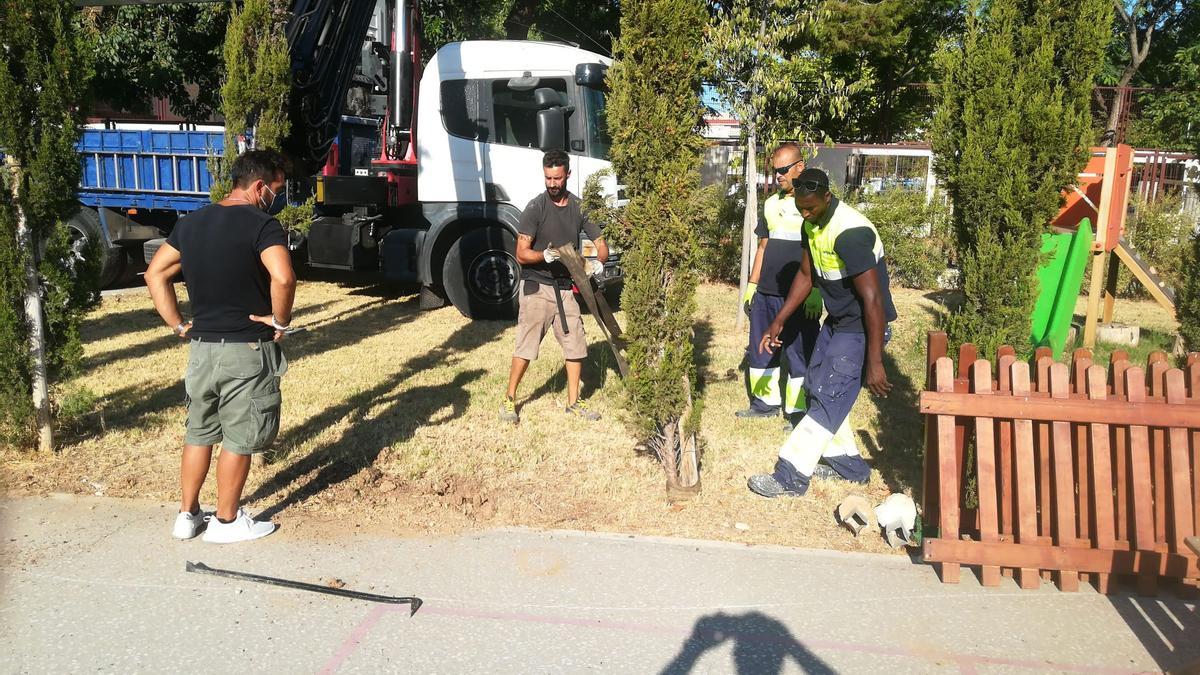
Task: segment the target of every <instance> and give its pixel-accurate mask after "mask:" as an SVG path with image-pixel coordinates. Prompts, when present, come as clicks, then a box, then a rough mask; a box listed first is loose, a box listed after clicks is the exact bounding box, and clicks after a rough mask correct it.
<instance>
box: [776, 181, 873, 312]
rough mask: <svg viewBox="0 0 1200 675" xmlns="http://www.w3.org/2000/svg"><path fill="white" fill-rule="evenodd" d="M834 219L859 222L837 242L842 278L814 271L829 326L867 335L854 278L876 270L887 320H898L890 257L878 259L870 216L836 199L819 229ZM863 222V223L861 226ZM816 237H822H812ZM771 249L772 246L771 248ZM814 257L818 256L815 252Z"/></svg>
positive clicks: (835, 250)
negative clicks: (888, 259)
mask: <svg viewBox="0 0 1200 675" xmlns="http://www.w3.org/2000/svg"><path fill="white" fill-rule="evenodd" d="M833 218H847V219H852V220H856V221H858V223H852V224H851V225H850V226H849V227H846V228H845V229H844V230H843V231H842V232H841V234H839V235H837V238H836V239H835V240H834V241H833V252H834V253H836V254H837V257H838V258H840V259H841V264H842V269H841V270H840V271H839V272H840V274H841V278H832V279H831V278H826V277H825V276H823V275H821V274H820V273H819V272H818V270H816V269H815V268H814V269H813V282H814V283H815V284H816V285H817V287H818V288H820V289H821V297H822V298H823V299H824V301H825V309H826V311H827V312H829V316H828V318H826V320H825V321H826V323H828V324H829V325H831V326H832V327H833V329H834V330H840V331H845V332H849V333H862V332H865V327H864V324H863V303H862V300H861V299H860V298H859V297H858V291H856V290H855V288H854V277H856V276H858V275H859V274H862V273H863V272H866V271H867V270H869V269H871V268H874V269H875V271H876V273H877V274H878V276H879V286H880V301H881V302H882V304H883V318H884V321H887V322H892V321H895V320H896V306H895V304H894V303H893V302H892V291H891V288H890V281H889V279H888V269H887V258H885V257H882V256H879V257H878V258H877V257H876V249H875V244H876V238H877V235H876V233H875V230H874V229H872V228H871V227H870V225H869V221H867V220H866V217H865V216H863V215H862V214H860V213H859V212H858V211H857V210H855V209H854V208H853V207H850V206H848V205H846V204H843V203H841V202H840V201H839V200H837V199H834V200H833V202H832V204H831V205H830V207H829V210H828V212H827V214H826V217H825V223H824V224H823V225H820V226H819V227H817V229H823V228H825V227H829V223H830V222H831V221H832V219H833ZM859 223H861V224H859ZM810 234H812V233H811V232H809V230H808V228H807V227H806V229H805V241H804V245H805V246H806V247H807V246H811V244H812V242H811V241H810V240H809V235H810ZM812 236H818V237H819V235H816V234H812ZM767 246H768V248H769V247H770V244H768V245H767ZM812 254H813V257H816V256H817V255H818V253H817V252H816V251H812Z"/></svg>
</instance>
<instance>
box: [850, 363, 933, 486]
mask: <svg viewBox="0 0 1200 675" xmlns="http://www.w3.org/2000/svg"><path fill="white" fill-rule="evenodd" d="M883 368H884V371H885V372H886V373H887V378H888V382H891V384H892V390H891V392H889V393H888V395H887V398H880V397H878V396H872V400H874V401H875V406H876V407H877V408H878V409H879V443H878V445H876V443H875V441H874V440H873V439H872V438H871V436H870V435H869V434H867V433H866V432H865V431H859V433H858V436H859V439H858V440H859V442H860V443H862V444H863V445H865V446H866V448H867V450H868V452H869V453H870V454H871V462H872V463H873V464H874V465H875V468H876V469H878V470H879V473H880V475H882V477H883V480H884V482H885V483H886V484H887V486H888V489H889V490H891V491H892V492H902V491H904V490H905V489H906V488H912V490H913V495H914V497H913V498H914V499H918V495H919V494H920V492H921V489H922V485H921V477H922V474H921V467H922V461H923V458H924V453H925V436H924V427H923V426H922V420H921V411H920V398H919V397H920V390H919V389H918V388H917V387H916V386H915V385H914V383H913V381H912V378H910V377H909V376H908V375H905V374H904V372H903V371H902V370H901V369H900V367H899V364H898V363H897V362H896V359H895V357H893V356H892V355H891V353H889V351H888V350H887V349H885V350H884V352H883Z"/></svg>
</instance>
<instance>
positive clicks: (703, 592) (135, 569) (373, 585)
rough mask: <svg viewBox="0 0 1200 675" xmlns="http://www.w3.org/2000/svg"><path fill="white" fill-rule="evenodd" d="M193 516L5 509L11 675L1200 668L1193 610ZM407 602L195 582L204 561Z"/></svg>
mask: <svg viewBox="0 0 1200 675" xmlns="http://www.w3.org/2000/svg"><path fill="white" fill-rule="evenodd" d="M174 512H175V506H174V505H173V504H159V503H150V502H144V501H131V500H116V499H105V498H80V497H67V496H62V497H49V498H19V499H10V500H7V501H5V502H2V503H0V671H2V672H6V673H8V672H12V673H43V672H53V673H67V672H83V671H100V672H121V673H127V672H198V673H225V672H230V673H233V672H237V673H259V672H262V673H267V672H270V673H333V672H345V673H381V672H416V673H466V672H489V673H574V672H617V673H672V674H675V673H680V674H682V673H733V672H737V673H778V672H786V673H795V672H816V673H829V672H846V673H855V672H863V673H869V672H888V673H897V672H912V673H930V672H955V671H957V672H967V673H974V672H1088V673H1099V672H1112V673H1119V672H1141V671H1154V670H1160V669H1163V668H1177V667H1179V666H1180V665H1183V664H1191V663H1194V662H1196V661H1197V660H1198V659H1200V644H1198V641H1197V640H1196V636H1197V635H1200V620H1198V619H1197V617H1196V607H1195V606H1194V604H1192V603H1191V602H1184V601H1181V600H1179V599H1176V598H1172V597H1169V596H1164V597H1162V598H1157V599H1145V598H1137V597H1134V596H1130V595H1120V596H1114V597H1105V596H1102V595H1098V594H1096V593H1095V592H1093V591H1091V590H1089V589H1084V590H1083V591H1082V592H1080V593H1074V594H1066V593H1059V592H1058V591H1056V590H1054V589H1053V588H1047V587H1043V588H1042V589H1041V590H1038V591H1020V590H1018V589H1017V588H1016V587H1015V585H1013V584H1012V583H1011V580H1006V583H1005V585H1004V586H1003V587H1001V588H999V589H984V588H981V587H979V585H978V584H977V583H976V582H975V580H974V577H973V576H972V575H971V574H969V573H967V572H966V571H964V574H963V583H962V584H960V585H958V586H945V585H943V584H941V583H940V582H939V581H938V580H937V577H936V575H935V574H934V572H933V570H932V569H931V568H929V567H926V566H923V565H915V564H913V563H912V562H910V561H909V560H908V559H906V558H903V557H885V556H874V555H860V554H842V553H830V552H820V551H801V550H793V549H783V548H769V547H753V548H750V547H746V546H740V545H733V544H722V543H713V542H698V541H689V540H672V539H660V538H645V537H629V536H624V535H601V534H584V533H576V532H535V531H527V530H493V531H487V532H481V533H473V534H467V535H462V536H455V537H441V538H419V539H402V538H388V537H381V536H376V535H355V534H353V533H346V534H345V535H343V536H336V537H334V538H332V539H322V540H309V539H303V538H300V536H298V535H295V534H293V533H290V532H289V531H288V529H287V528H286V527H285V528H283V529H282V530H281V531H280V532H278V533H276V534H274V535H272V536H270V537H268V538H267V539H264V540H260V541H258V542H252V543H247V544H237V545H231V546H214V545H209V544H205V543H203V542H201V541H200V540H199V539H196V540H193V541H189V542H177V541H175V540H173V539H171V538H170V535H169V533H170V526H171V523H172V520H173V518H174ZM188 560H192V561H200V562H204V563H206V564H208V565H209V566H211V567H217V568H225V569H232V570H238V571H244V572H250V573H256V574H265V575H271V576H279V577H285V578H289V579H295V580H299V581H309V582H317V583H323V582H325V581H328V580H330V579H334V578H336V579H340V580H341V581H342V582H344V583H345V585H346V588H350V589H354V590H362V591H368V592H372V593H380V594H387V595H416V596H419V597H421V598H422V599H423V600H424V601H425V605H424V606H423V607H422V608H421V609H420V611H418V612H417V614H416V615H415V616H412V617H410V616H409V614H408V608H407V606H406V605H381V604H372V603H367V602H362V601H355V600H347V599H343V598H337V597H331V596H327V595H320V594H315V593H311V592H304V591H295V590H288V589H282V588H277V587H273V586H266V585H261V584H254V583H249V582H240V581H233V580H228V579H222V578H217V577H212V576H204V575H197V574H189V573H186V572H184V563H185V561H188Z"/></svg>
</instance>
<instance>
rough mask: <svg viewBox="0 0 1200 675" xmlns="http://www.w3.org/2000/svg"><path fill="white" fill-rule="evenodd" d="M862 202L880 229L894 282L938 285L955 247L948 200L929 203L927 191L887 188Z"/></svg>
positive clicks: (935, 286)
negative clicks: (951, 231)
mask: <svg viewBox="0 0 1200 675" xmlns="http://www.w3.org/2000/svg"><path fill="white" fill-rule="evenodd" d="M856 201H858V200H856ZM859 204H860V210H861V211H862V212H863V215H865V216H866V217H867V218H870V219H871V222H872V223H874V224H875V229H877V230H879V237H880V239H882V240H883V250H884V252H885V253H886V255H887V265H888V274H889V276H890V277H891V282H892V284H894V285H897V286H906V287H908V288H937V281H938V277H939V276H940V275H941V274H942V272H944V271H945V270H946V268H947V267H948V266H949V265H950V263H951V256H952V255H953V250H954V247H953V244H952V241H951V234H950V209H949V207H948V206H947V205H946V202H945V201H944V200H942V199H940V198H935V199H934V200H933V201H931V202H929V203H926V201H925V193H924V192H913V191H909V190H887V191H885V192H876V193H873V194H869V195H863V196H862V197H861V201H859Z"/></svg>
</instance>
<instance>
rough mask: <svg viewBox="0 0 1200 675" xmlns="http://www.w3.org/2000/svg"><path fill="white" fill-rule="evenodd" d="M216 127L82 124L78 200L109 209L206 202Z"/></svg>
mask: <svg viewBox="0 0 1200 675" xmlns="http://www.w3.org/2000/svg"><path fill="white" fill-rule="evenodd" d="M224 143H225V140H224V134H223V133H222V132H220V131H182V130H175V129H146V130H127V129H85V130H84V131H83V138H82V139H81V140H80V142H79V156H80V159H81V160H82V162H83V181H82V183H81V184H80V186H79V202H80V203H81V204H84V205H86V206H91V207H108V208H112V209H156V210H169V211H177V212H179V213H187V212H189V211H195V210H196V209H198V208H200V207H202V206H204V205H206V204H208V203H209V196H208V191H209V187H210V186H211V185H212V174H211V173H209V170H208V160H209V158H210V157H219V156H221V154H222V153H223V150H224Z"/></svg>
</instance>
